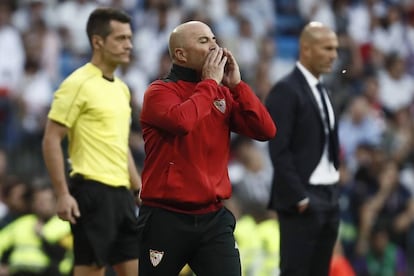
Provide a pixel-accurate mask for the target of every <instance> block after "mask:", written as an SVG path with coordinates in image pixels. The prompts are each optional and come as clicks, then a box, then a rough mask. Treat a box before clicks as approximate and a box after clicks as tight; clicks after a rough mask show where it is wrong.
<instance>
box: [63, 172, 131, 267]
mask: <svg viewBox="0 0 414 276" xmlns="http://www.w3.org/2000/svg"><path fill="white" fill-rule="evenodd" d="M70 192H71V194H72V196H73V197H74V198H75V199H76V201H77V202H78V205H79V210H80V213H81V216H80V218H78V219H77V220H76V224H72V225H71V227H72V233H73V238H74V257H75V265H97V266H100V267H102V266H105V265H114V264H118V263H122V262H125V261H128V260H133V259H137V258H138V254H139V250H138V219H137V215H136V205H135V201H134V198H133V196H132V194H131V192H130V191H129V190H128V189H127V188H126V187H112V186H109V185H105V184H102V183H99V182H96V181H93V180H84V179H82V178H80V177H76V178H75V179H71V187H70Z"/></svg>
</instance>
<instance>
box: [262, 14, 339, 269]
mask: <svg viewBox="0 0 414 276" xmlns="http://www.w3.org/2000/svg"><path fill="white" fill-rule="evenodd" d="M337 48H338V39H337V36H336V34H335V33H334V32H333V31H332V30H331V29H329V28H328V27H326V26H324V25H323V24H321V23H319V22H310V23H309V24H307V25H306V26H305V27H304V29H303V31H302V33H301V35H300V53H299V61H298V62H297V63H296V66H295V68H294V69H293V71H292V72H291V73H290V74H288V75H287V76H286V77H284V78H283V79H281V80H280V81H279V82H277V83H276V84H275V85H274V87H273V88H272V89H271V91H270V93H269V95H268V97H267V100H266V106H267V108H268V110H269V112H270V114H271V116H272V118H273V120H274V122H275V123H276V125H277V127H278V135H276V137H275V138H274V139H272V140H270V142H269V151H270V156H271V159H272V163H273V166H274V179H273V186H272V194H271V199H270V203H269V208H270V209H272V210H276V211H277V213H278V218H279V224H280V235H281V236H280V246H281V247H280V252H281V256H280V257H281V263H280V269H281V276H296V275H297V276H325V275H328V272H329V264H330V259H331V256H332V251H333V246H334V244H335V241H336V238H337V234H338V226H339V210H338V198H337V182H338V180H339V172H338V163H339V154H338V152H339V146H338V144H339V142H338V135H337V124H336V120H335V115H334V111H333V107H332V104H331V102H330V100H329V96H328V94H327V90H326V88H325V87H324V86H323V84H322V78H321V75H322V74H324V73H329V72H331V70H332V66H333V62H334V60H335V59H336V58H337ZM321 95H322V97H321Z"/></svg>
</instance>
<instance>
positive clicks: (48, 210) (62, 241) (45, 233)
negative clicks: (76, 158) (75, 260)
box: [0, 180, 72, 276]
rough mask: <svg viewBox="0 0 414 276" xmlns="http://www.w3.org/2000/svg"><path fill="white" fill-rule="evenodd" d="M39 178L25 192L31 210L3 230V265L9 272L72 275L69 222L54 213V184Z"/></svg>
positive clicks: (0, 243)
mask: <svg viewBox="0 0 414 276" xmlns="http://www.w3.org/2000/svg"><path fill="white" fill-rule="evenodd" d="M36 182H38V183H36ZM36 182H34V183H33V184H32V186H31V189H30V190H29V191H28V192H27V193H26V195H25V196H26V200H27V204H28V205H29V206H30V213H29V214H27V215H24V216H22V217H20V218H18V219H16V220H15V221H13V222H12V223H10V224H9V225H7V226H6V227H5V228H3V229H2V230H1V231H0V259H1V265H2V266H3V270H4V267H5V268H6V269H7V270H8V272H9V275H10V276H23V275H27V276H29V275H31V276H34V275H42V276H46V275H48V276H62V275H69V274H70V272H71V270H72V253H71V250H72V236H71V233H70V224H69V223H68V222H65V221H62V220H60V219H59V218H58V217H57V216H56V215H55V204H56V202H55V196H54V193H53V190H52V187H51V186H50V185H49V184H48V183H47V182H44V180H40V182H39V181H36ZM6 275H7V274H6Z"/></svg>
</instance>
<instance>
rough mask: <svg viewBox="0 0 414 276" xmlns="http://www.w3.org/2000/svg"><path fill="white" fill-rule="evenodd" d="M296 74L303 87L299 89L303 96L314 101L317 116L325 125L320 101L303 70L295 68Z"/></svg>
mask: <svg viewBox="0 0 414 276" xmlns="http://www.w3.org/2000/svg"><path fill="white" fill-rule="evenodd" d="M295 74H296V75H297V78H296V79H297V80H299V84H300V86H301V88H302V89H300V90H299V91H300V92H301V93H303V96H304V97H305V98H308V99H309V100H310V102H311V103H312V108H313V110H314V111H315V113H316V114H317V116H318V117H319V119H320V123H321V124H322V126H323V118H322V114H321V111H320V109H319V105H318V102H317V101H316V99H315V96H314V95H313V92H312V89H311V88H310V86H309V84H308V82H307V81H306V79H305V76H304V75H303V74H302V72H301V71H300V70H299V68H297V67H296V68H295Z"/></svg>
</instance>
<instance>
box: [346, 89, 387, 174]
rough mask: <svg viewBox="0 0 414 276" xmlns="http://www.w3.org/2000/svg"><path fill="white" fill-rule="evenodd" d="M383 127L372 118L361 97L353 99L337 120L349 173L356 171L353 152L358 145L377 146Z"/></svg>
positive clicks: (367, 106)
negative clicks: (344, 112) (345, 111)
mask: <svg viewBox="0 0 414 276" xmlns="http://www.w3.org/2000/svg"><path fill="white" fill-rule="evenodd" d="M382 133H383V126H382V124H380V123H379V122H378V121H377V120H376V118H375V117H373V115H372V112H371V109H370V106H369V105H368V103H367V100H366V99H365V97H363V96H358V97H355V98H354V99H353V100H352V102H351V103H350V105H349V107H348V110H347V113H346V114H345V115H344V116H342V117H341V118H340V120H339V126H338V135H339V141H340V145H341V148H342V151H343V153H344V159H345V162H346V164H347V165H348V166H349V168H350V169H351V171H355V169H356V166H357V164H356V160H355V150H356V148H357V146H358V145H359V144H362V143H368V144H371V145H379V144H380V142H381V137H382Z"/></svg>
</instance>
